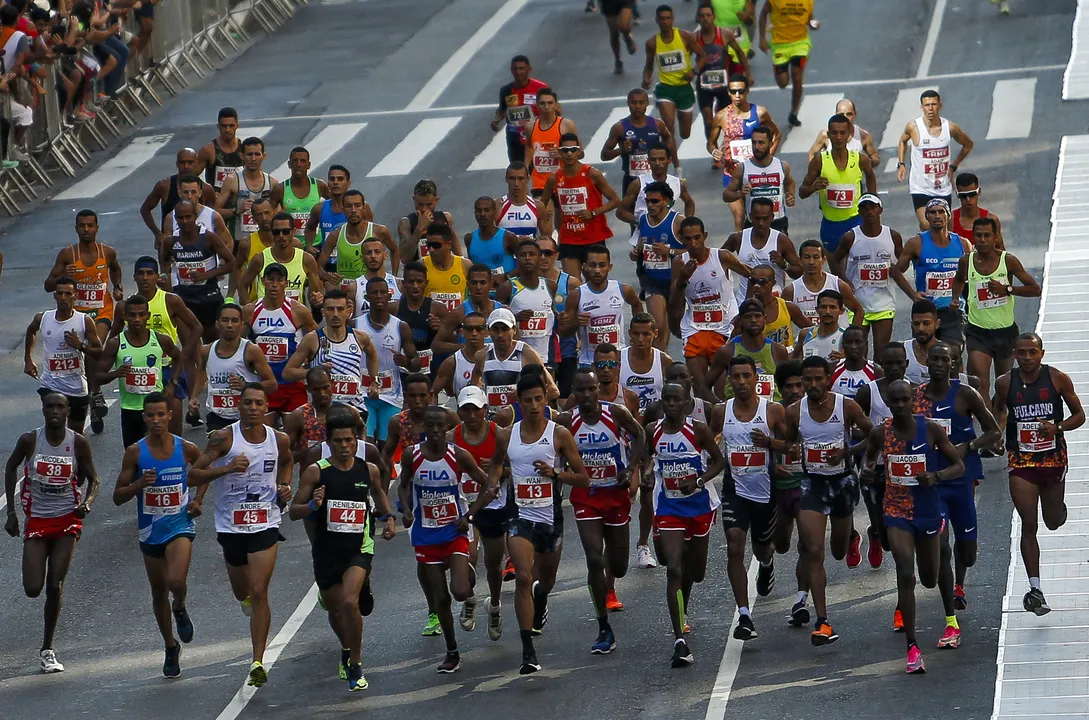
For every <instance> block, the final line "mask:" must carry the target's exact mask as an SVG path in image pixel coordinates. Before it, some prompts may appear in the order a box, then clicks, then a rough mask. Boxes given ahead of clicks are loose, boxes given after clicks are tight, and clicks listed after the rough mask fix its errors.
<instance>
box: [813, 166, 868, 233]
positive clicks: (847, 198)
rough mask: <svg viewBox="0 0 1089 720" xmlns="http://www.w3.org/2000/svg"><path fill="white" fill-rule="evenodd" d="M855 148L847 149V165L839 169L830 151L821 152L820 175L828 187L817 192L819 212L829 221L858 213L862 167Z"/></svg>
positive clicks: (840, 219) (850, 216) (845, 218)
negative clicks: (826, 181)
mask: <svg viewBox="0 0 1089 720" xmlns="http://www.w3.org/2000/svg"><path fill="white" fill-rule="evenodd" d="M858 158H859V154H858V151H857V150H848V151H847V165H846V166H845V167H844V168H843V169H842V170H840V169H839V168H838V167H837V166H836V161H835V160H834V159H833V158H832V153H831V151H829V152H822V153H821V177H823V178H825V179H826V180H828V187H826V188H824V189H823V190H821V191H820V192H819V199H820V208H821V213H823V215H824V219H825V220H827V221H829V222H842V221H844V220H850V219H851V218H853V217H855V216H856V215H858V198H859V197H860V196H861V195H862V169H861V168H860V167H859V165H858V163H859V159H858Z"/></svg>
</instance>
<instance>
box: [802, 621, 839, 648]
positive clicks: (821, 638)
mask: <svg viewBox="0 0 1089 720" xmlns="http://www.w3.org/2000/svg"><path fill="white" fill-rule="evenodd" d="M809 640H810V642H812V643H813V644H814V645H816V646H818V647H819V646H821V645H830V644H832V643H834V642H835V641H836V640H839V635H836V631H835V630H833V629H832V626H831V625H829V624H828V623H826V622H823V623H821V624H820V625H818V626H817V628H816V629H815V630H814V631H813V632H812V634H810V636H809Z"/></svg>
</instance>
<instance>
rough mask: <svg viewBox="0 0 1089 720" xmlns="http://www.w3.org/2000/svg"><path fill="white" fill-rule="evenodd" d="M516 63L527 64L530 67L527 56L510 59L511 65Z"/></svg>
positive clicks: (516, 56)
mask: <svg viewBox="0 0 1089 720" xmlns="http://www.w3.org/2000/svg"><path fill="white" fill-rule="evenodd" d="M514 63H525V64H526V65H529V58H528V57H526V56H525V55H515V56H514V57H512V58H511V59H510V64H511V65H513V64H514Z"/></svg>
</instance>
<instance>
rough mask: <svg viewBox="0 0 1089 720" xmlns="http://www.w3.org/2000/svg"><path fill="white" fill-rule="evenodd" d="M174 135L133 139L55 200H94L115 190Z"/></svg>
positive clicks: (146, 136)
mask: <svg viewBox="0 0 1089 720" xmlns="http://www.w3.org/2000/svg"><path fill="white" fill-rule="evenodd" d="M173 137H174V134H173V133H167V134H165V135H145V136H143V137H138V138H133V140H132V142H130V143H129V144H128V145H126V146H125V147H123V148H121V152H119V153H117V154H116V155H114V156H113V157H112V158H110V159H109V160H107V161H106V162H104V163H102V165H101V166H99V168H98V169H97V170H95V171H94V172H92V173H91V174H90V175H88V176H87V177H85V178H83V179H82V180H80V181H79V182H78V183H76V184H75V185H73V186H72V187H70V188H68V189H67V190H65V191H64V192H62V193H60V194H59V195H57V196H56V197H55V198H53V199H54V200H82V199H84V198H93V197H96V196H97V195H100V194H101V193H103V192H105V191H106V190H108V189H109V188H111V187H113V186H114V185H116V184H117V183H119V182H121V181H122V180H124V179H125V178H126V177H128V176H129V175H131V174H132V173H134V172H136V170H137V169H138V168H139V167H140V166H141V165H143V164H144V163H146V162H147V161H148V160H150V159H151V158H153V157H154V156H155V153H157V152H159V150H160V149H161V148H162V147H163V146H165V145H166V144H167V143H168V142H170V140H171V138H173Z"/></svg>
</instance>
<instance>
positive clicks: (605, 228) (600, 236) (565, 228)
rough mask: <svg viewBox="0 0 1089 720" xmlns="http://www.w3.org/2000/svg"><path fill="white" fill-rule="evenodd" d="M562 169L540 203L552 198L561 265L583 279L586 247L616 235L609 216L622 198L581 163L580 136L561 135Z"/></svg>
mask: <svg viewBox="0 0 1089 720" xmlns="http://www.w3.org/2000/svg"><path fill="white" fill-rule="evenodd" d="M558 150H559V153H560V163H561V166H560V169H559V170H557V171H556V172H555V173H553V174H552V175H550V176H549V178H548V182H546V183H545V186H544V193H543V194H542V195H541V202H542V203H544V204H545V205H546V206H547V205H549V204H551V203H552V201H553V198H555V199H556V200H557V202H556V203H554V208H555V209H554V211H553V212H554V214H555V223H556V227H558V228H559V245H560V262H561V263H562V265H563V269H564V271H565V272H568V273H570V274H571V275H573V276H574V277H576V278H577V277H582V263H584V262H586V248H587V247H589V246H590V245H596V244H598V243H603V242H605V241H606V240H608V239H609V238H611V237H612V236H613V231H612V230H610V229H609V219H608V218H607V217H606V214H608V213H610V212H612V211H613V210H615V209H616V208H617V206H618V205H620V197H619V196H618V195H617V194H616V191H615V190H613V187H612V185H610V184H609V182H608V181H607V180H606V179H605V176H604V175H602V174H601V171H600V170H598V169H597V168H594V167H591V166H589V165H587V164H586V163H584V162H582V158H583V157H584V155H585V153H584V152H583V150H582V146H581V145H580V141H579V137H578V135H575V134H574V133H564V134H562V135H560V145H559V148H558Z"/></svg>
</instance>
